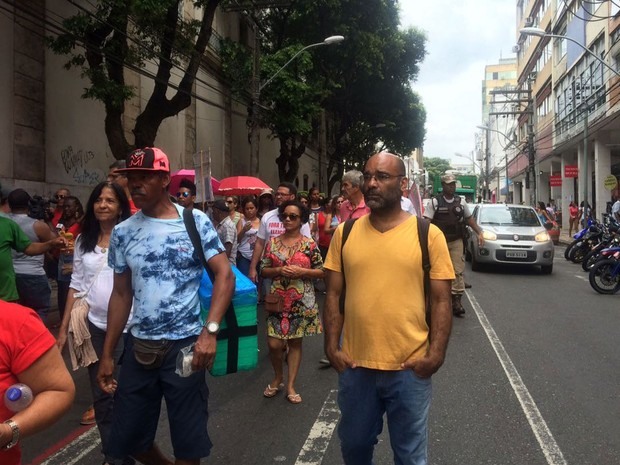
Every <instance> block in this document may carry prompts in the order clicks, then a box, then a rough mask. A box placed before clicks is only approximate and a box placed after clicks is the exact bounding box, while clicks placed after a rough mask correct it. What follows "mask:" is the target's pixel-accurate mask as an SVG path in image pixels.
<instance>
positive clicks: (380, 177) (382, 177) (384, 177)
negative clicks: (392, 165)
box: [362, 173, 405, 183]
mask: <svg viewBox="0 0 620 465" xmlns="http://www.w3.org/2000/svg"><path fill="white" fill-rule="evenodd" d="M362 177H363V178H364V182H370V180H371V179H372V178H375V180H376V181H377V182H379V183H384V182H387V181H389V180H390V179H392V178H404V177H405V175H404V174H388V173H376V174H370V173H364V174H363V175H362Z"/></svg>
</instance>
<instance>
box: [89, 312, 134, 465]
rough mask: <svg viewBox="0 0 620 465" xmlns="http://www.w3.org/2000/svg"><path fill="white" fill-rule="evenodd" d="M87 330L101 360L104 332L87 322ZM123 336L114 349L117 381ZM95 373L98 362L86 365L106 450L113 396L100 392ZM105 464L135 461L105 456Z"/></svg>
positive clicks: (98, 426) (102, 447) (128, 458)
mask: <svg viewBox="0 0 620 465" xmlns="http://www.w3.org/2000/svg"><path fill="white" fill-rule="evenodd" d="M88 329H89V331H90V341H91V343H92V344H93V349H94V350H95V353H96V354H97V358H101V355H102V354H103V342H104V341H105V335H106V333H105V331H103V330H102V329H99V328H97V327H96V326H95V325H94V324H92V323H91V322H90V321H89V322H88ZM124 339H125V335H123V337H121V338H120V340H119V342H118V345H117V346H116V348H115V349H114V353H113V356H114V366H115V371H114V377H115V378H116V379H118V373H119V368H120V367H119V365H118V361H119V359H120V358H121V354H122V353H123V341H124ZM97 371H99V361H97V362H95V363H92V364H90V365H88V377H89V379H90V389H91V392H92V394H93V407H94V409H95V420H96V422H97V428H98V429H99V436H100V437H101V449H102V450H103V449H107V446H108V438H109V436H110V430H111V428H112V412H113V407H114V396H113V395H112V394H108V393H106V392H104V391H102V390H101V388H100V387H99V383H97ZM104 461H105V463H109V464H111V465H124V464H134V463H135V461H134V460H133V459H132V458H130V457H126V458H125V459H124V460H115V459H114V458H113V457H109V456H105V460H104Z"/></svg>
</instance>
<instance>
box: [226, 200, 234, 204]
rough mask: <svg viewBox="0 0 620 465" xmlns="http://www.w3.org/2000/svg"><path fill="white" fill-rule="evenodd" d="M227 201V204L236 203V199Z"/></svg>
mask: <svg viewBox="0 0 620 465" xmlns="http://www.w3.org/2000/svg"><path fill="white" fill-rule="evenodd" d="M226 203H227V204H231V203H235V201H234V200H227V201H226Z"/></svg>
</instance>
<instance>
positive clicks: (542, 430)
mask: <svg viewBox="0 0 620 465" xmlns="http://www.w3.org/2000/svg"><path fill="white" fill-rule="evenodd" d="M465 294H466V295H467V298H468V299H469V302H470V303H471V306H472V307H473V309H474V311H475V312H476V315H477V316H478V320H480V324H481V325H482V327H483V329H484V332H485V333H486V335H487V338H488V339H489V341H490V342H491V346H492V347H493V350H495V353H496V354H497V358H498V359H499V361H500V363H501V364H502V367H503V368H504V371H505V372H506V376H507V377H508V381H510V385H511V386H512V389H513V390H514V392H515V394H516V395H517V398H518V399H519V403H520V404H521V408H522V409H523V412H524V413H525V416H526V418H527V421H528V422H529V424H530V426H531V428H532V431H533V432H534V435H535V436H536V439H537V441H538V444H539V445H540V448H541V449H542V451H543V454H544V455H545V458H546V459H547V463H548V464H549V465H567V462H566V460H565V459H564V455H563V454H562V451H561V450H560V447H559V446H558V444H557V442H555V438H554V437H553V434H551V430H549V427H548V426H547V423H546V422H545V420H544V418H543V417H542V415H541V414H540V411H539V410H538V407H537V406H536V402H534V399H533V398H532V396H531V395H530V393H529V391H528V390H527V387H526V386H525V383H524V382H523V380H522V379H521V375H520V374H519V372H518V371H517V369H516V367H515V366H514V364H513V363H512V360H511V359H510V357H509V356H508V353H507V352H506V349H504V345H503V344H502V342H501V341H500V339H499V337H498V336H497V333H496V332H495V330H494V329H493V326H491V323H490V322H489V320H488V319H487V316H486V314H485V313H484V311H483V310H482V307H480V304H479V303H478V301H477V300H476V298H475V297H474V296H473V294H472V293H471V292H470V291H465Z"/></svg>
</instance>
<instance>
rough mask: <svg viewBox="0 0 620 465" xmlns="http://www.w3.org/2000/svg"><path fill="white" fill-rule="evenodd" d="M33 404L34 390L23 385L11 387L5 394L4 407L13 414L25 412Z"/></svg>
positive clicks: (18, 384)
mask: <svg viewBox="0 0 620 465" xmlns="http://www.w3.org/2000/svg"><path fill="white" fill-rule="evenodd" d="M31 403H32V390H31V389H30V388H29V387H28V386H26V385H25V384H22V383H17V384H14V385H13V386H11V387H10V388H8V389H7V390H6V392H5V393H4V405H6V408H8V409H9V410H10V411H11V412H19V411H21V410H24V409H25V408H26V407H28V406H29V405H30V404H31Z"/></svg>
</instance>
